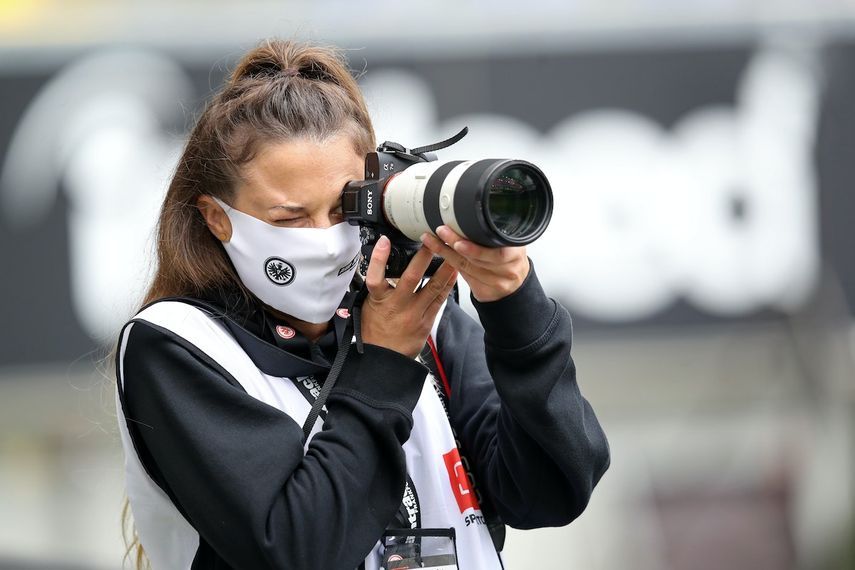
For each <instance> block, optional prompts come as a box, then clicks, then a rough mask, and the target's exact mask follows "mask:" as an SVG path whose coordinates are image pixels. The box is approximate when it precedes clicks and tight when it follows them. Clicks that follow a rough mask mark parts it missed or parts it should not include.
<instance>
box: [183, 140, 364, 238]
mask: <svg viewBox="0 0 855 570" xmlns="http://www.w3.org/2000/svg"><path fill="white" fill-rule="evenodd" d="M364 164H365V157H364V156H361V155H359V154H357V153H356V152H355V151H354V149H353V145H352V144H351V141H350V139H349V138H348V137H347V136H346V135H340V136H337V137H334V138H332V139H329V140H328V141H326V142H323V143H317V142H313V141H309V140H305V139H298V140H293V141H286V142H275V143H268V144H264V145H262V146H261V147H260V148H259V151H258V152H257V153H256V155H255V157H254V158H253V159H252V160H251V161H249V162H248V163H247V164H245V165H244V166H243V168H242V174H243V176H242V178H243V179H242V180H241V182H240V183H239V184H238V186H237V188H236V189H235V194H234V199H233V201H232V204H231V205H232V206H233V207H235V208H237V209H238V210H240V211H242V212H244V213H246V214H249V215H251V216H254V217H256V218H258V219H259V220H262V221H264V222H267V223H269V224H272V225H274V226H280V227H285V228H328V227H330V226H333V225H335V224H338V223H340V222H342V221H343V218H342V213H341V191H342V188H344V185H345V184H346V183H347V182H348V181H349V180H359V179H362V178H363V168H364ZM198 205H199V207H200V209H201V210H202V213H203V215H204V216H205V220H206V222H207V223H208V227H209V228H210V229H211V231H212V232H213V233H214V235H215V236H217V238H219V239H220V240H221V241H228V240H229V239H230V238H231V224H230V223H229V219H228V217H227V216H226V214H225V212H223V210H222V209H221V208H220V207H219V205H217V204H216V203H215V202H214V201H213V200H212V199H211V198H210V196H200V197H199V200H198Z"/></svg>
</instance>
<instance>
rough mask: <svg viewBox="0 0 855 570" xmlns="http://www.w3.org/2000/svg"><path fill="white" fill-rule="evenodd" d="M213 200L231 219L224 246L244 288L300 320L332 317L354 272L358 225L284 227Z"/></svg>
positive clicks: (356, 258)
mask: <svg viewBox="0 0 855 570" xmlns="http://www.w3.org/2000/svg"><path fill="white" fill-rule="evenodd" d="M214 200H216V201H217V203H218V204H219V205H220V206H222V208H223V210H225V212H226V215H227V216H228V217H229V220H231V223H232V237H231V239H230V240H229V241H228V242H224V243H223V247H225V249H226V253H227V254H228V256H229V258H231V260H232V264H233V265H234V266H235V269H236V270H237V273H238V276H239V277H240V279H241V281H243V284H244V285H245V286H246V288H247V289H249V290H250V291H252V293H253V294H254V295H255V296H256V297H258V298H259V299H261V300H262V301H263V302H264V303H266V304H268V305H270V306H271V307H273V308H274V309H277V310H279V311H282V312H283V313H286V314H288V315H291V316H294V317H297V318H298V319H300V320H303V321H307V322H310V323H325V322H327V321H328V320H330V319H331V318H332V316H333V314H335V310H336V309H337V308H338V306H339V303H340V302H341V299H342V297H344V294H345V293H346V292H347V288H348V285H349V284H350V280H351V279H352V278H353V274H354V273H355V272H356V268H357V265H358V262H359V251H360V246H361V243H360V241H359V228H358V227H357V226H351V225H350V224H348V223H340V224H336V225H334V226H332V227H329V228H324V229H320V228H281V227H278V226H274V225H271V224H268V223H267V222H263V221H261V220H259V219H258V218H255V217H253V216H250V215H249V214H244V213H243V212H241V211H239V210H236V209H234V208H232V207H231V206H229V205H228V204H225V203H224V202H222V201H221V200H218V199H217V198H214Z"/></svg>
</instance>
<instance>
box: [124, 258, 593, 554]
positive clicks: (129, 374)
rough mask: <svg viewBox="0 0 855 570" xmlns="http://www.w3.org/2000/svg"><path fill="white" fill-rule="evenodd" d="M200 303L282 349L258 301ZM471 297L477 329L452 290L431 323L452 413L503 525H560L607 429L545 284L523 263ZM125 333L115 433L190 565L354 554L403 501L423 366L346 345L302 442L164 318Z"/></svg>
mask: <svg viewBox="0 0 855 570" xmlns="http://www.w3.org/2000/svg"><path fill="white" fill-rule="evenodd" d="M215 297H216V296H215ZM212 300H214V301H219V302H220V303H221V305H223V307H224V309H228V310H230V311H232V312H233V313H234V315H235V316H236V317H237V318H239V319H241V320H242V321H243V322H244V324H245V325H246V326H247V328H249V329H250V330H253V332H255V333H256V334H258V336H259V337H261V338H264V339H266V340H267V341H268V342H270V343H271V344H278V345H280V348H283V347H282V346H281V345H282V342H281V339H276V338H275V333H274V332H272V331H273V330H274V328H275V327H273V326H271V325H275V322H274V321H272V319H271V317H270V316H269V315H267V314H266V313H264V311H262V310H260V309H258V308H252V307H249V308H247V307H245V306H239V305H235V304H234V303H228V302H224V300H223V298H222V297H219V298H213V299H212ZM473 302H474V304H475V308H476V310H477V311H478V314H479V317H480V319H481V322H482V323H483V327H484V328H483V329H482V328H481V326H480V325H479V324H478V323H477V322H475V321H474V320H472V319H471V318H470V317H469V316H468V315H466V314H465V313H464V312H463V310H462V309H461V308H460V307H459V306H457V305H456V304H454V303H453V302H452V301H449V303H448V304H447V307H446V309H445V310H444V312H443V314H442V317H441V319H440V321H439V324H438V328H437V339H436V344H437V346H438V349H439V355H440V360H441V362H442V364H443V366H444V368H445V372H446V373H447V377H448V380H449V383H450V386H451V398H450V402H449V417H450V419H451V422H452V426H453V428H454V429H455V431H456V433H457V434H458V436H459V438H460V440H461V444H462V447H463V449H464V450H465V451H466V453H467V454H468V455H469V459H470V463H471V464H472V467H473V470H474V474H475V475H476V480H477V481H478V484H479V487H480V490H481V492H482V493H484V494H485V495H486V496H487V497H488V499H489V501H490V502H491V503H492V505H493V507H494V508H495V510H496V512H497V513H498V515H499V516H500V517H501V519H502V520H503V521H504V522H505V523H506V524H508V525H510V526H512V527H515V528H522V529H528V528H536V527H543V526H560V525H566V524H568V523H569V522H570V521H572V520H573V519H575V518H576V517H577V516H579V514H580V513H581V512H582V511H583V510H584V508H585V506H586V505H587V503H588V500H589V498H590V496H591V493H592V490H593V488H594V486H595V485H596V483H597V482H598V481H599V479H600V477H601V476H602V474H603V473H604V471H605V470H606V468H607V467H608V464H609V451H608V444H607V442H606V438H605V436H604V434H603V431H602V429H601V428H600V425H599V423H598V421H597V419H596V417H595V415H594V412H593V411H592V409H591V407H590V405H589V404H588V402H587V401H586V400H585V399H584V398H583V397H582V395H581V394H580V392H579V387H578V385H577V383H576V369H575V365H574V363H573V360H572V358H571V356H570V350H571V336H572V331H571V322H570V316H569V315H568V313H567V311H566V310H565V309H564V308H563V307H562V306H560V305H559V304H558V303H556V302H555V301H553V300H551V299H549V298H548V297H546V295H545V294H544V292H543V290H542V288H541V286H540V283H539V282H538V280H537V277H536V275H535V274H534V269H533V268H532V271H531V273H530V275H529V277H528V278H527V280H526V282H525V283H524V284H523V286H522V287H521V288H520V289H519V290H518V291H517V292H515V293H514V294H512V295H510V296H509V297H507V298H505V299H502V300H499V301H496V302H491V303H478V302H477V301H475V300H474V299H473ZM226 305H229V306H228V307H226ZM277 340H278V341H279V342H277ZM123 341H124V346H123V347H122V345H121V343H120V352H119V362H118V368H119V376H120V382H119V386H120V390H119V395H120V399H121V407H122V410H123V412H124V415H125V418H126V420H127V423H126V426H127V431H128V434H129V435H130V440H131V441H132V442H133V447H134V450H135V452H136V454H137V456H138V457H139V459H140V461H141V463H142V465H143V466H144V467H145V470H146V472H147V473H148V475H149V476H150V477H151V479H152V480H153V481H154V482H155V483H156V484H157V485H158V486H159V487H160V488H161V489H162V490H163V491H164V492H165V493H166V495H167V496H168V497H169V498H170V499H171V501H172V503H173V504H174V505H175V507H176V508H177V509H178V510H179V511H180V512H181V514H183V515H184V517H185V518H186V519H187V521H189V523H190V524H191V525H192V527H193V528H195V530H196V531H197V532H198V534H199V545H198V549H197V551H196V554H195V558H194V561H193V564H192V568H194V569H196V568H206V569H207V568H217V569H221V568H248V569H261V568H295V569H302V568H306V569H310V568H311V569H316V568H355V567H357V566H358V565H359V564H360V562H361V561H362V560H363V559H364V558H365V556H366V554H367V553H368V552H369V551H370V550H371V549H372V547H373V546H374V545H375V543H376V542H377V541H378V539H379V537H380V535H381V534H382V532H383V530H384V529H385V528H386V527H387V525H389V524H390V521H391V520H392V519H393V517H394V516H395V513H396V511H397V510H398V508H399V506H400V504H401V496H402V491H403V489H404V484H405V481H406V477H407V473H406V466H405V455H404V451H403V449H402V445H403V444H404V443H405V442H406V441H407V439H408V438H409V436H410V432H411V429H412V428H413V424H412V421H413V420H412V415H411V414H412V411H413V408H414V407H415V406H416V403H417V400H418V399H419V396H420V394H421V390H422V386H423V384H424V381H425V374H426V369H425V367H424V366H423V365H422V364H420V363H419V362H417V361H415V360H412V359H409V358H406V357H404V356H402V355H400V354H398V353H395V352H392V351H389V350H386V349H384V348H381V347H377V346H372V345H366V346H365V351H364V354H359V353H358V352H357V351H355V350H351V351H350V353H349V354H348V357H347V360H346V361H345V366H344V368H343V370H342V373H341V376H340V378H339V380H338V383H337V384H336V386H335V388H334V389H333V391H332V393H331V395H330V397H329V400H328V401H327V405H326V408H327V411H328V413H327V415H326V418H325V421H324V424H323V430H322V431H320V432H319V433H317V434H316V435H315V436H314V438H313V439H312V440H311V445H309V446H308V448H307V450H306V452H305V453H304V447H303V444H302V442H301V437H302V433H301V425H300V423H298V422H297V421H295V420H294V419H292V418H291V417H289V416H288V415H287V414H285V413H283V412H282V411H280V410H279V409H276V408H275V407H272V406H271V405H268V404H266V403H264V402H262V401H259V400H258V399H256V398H254V397H253V396H251V395H249V394H247V393H246V391H245V390H244V389H243V388H242V387H241V384H240V382H238V381H237V380H236V379H235V378H233V377H232V376H231V375H230V374H229V373H228V372H227V371H226V370H225V369H224V367H223V366H221V365H220V363H218V362H217V361H215V360H214V359H213V358H212V357H211V356H209V355H208V354H206V353H205V352H204V351H202V350H200V349H199V348H198V347H197V346H195V345H193V344H192V343H191V342H188V341H187V340H186V339H185V338H183V337H182V336H180V335H177V334H175V332H174V331H171V330H169V329H167V328H164V327H161V326H158V325H156V324H153V323H148V322H145V321H139V322H136V324H135V325H134V326H133V327H132V328H130V329H129V331H128V332H127V334H126V335H123ZM296 342H297V343H298V344H293V343H292V344H291V345H286V346H285V347H284V348H290V349H292V350H296V351H303V352H304V354H303V356H305V357H307V358H312V359H315V360H318V361H321V360H323V359H324V358H326V359H328V360H329V359H331V357H332V356H333V355H334V351H335V340H334V335H333V334H332V333H330V334H329V335H327V337H325V338H324V339H322V340H321V342H320V343H319V346H320V347H322V348H323V350H320V351H318V350H317V347H315V348H314V349H311V347H310V345H309V344H308V343H307V342H305V339H303V340H302V344H299V342H300V339H299V337H298V338H297V339H296ZM126 447H127V445H126ZM126 452H127V453H130V452H131V450H130V449H126ZM131 501H132V507H134V509H135V511H136V507H135V506H134V504H133V503H134V497H131ZM142 540H143V544H144V545H145V543H146V537H145V536H142ZM155 570H158V569H155ZM465 570H469V569H465Z"/></svg>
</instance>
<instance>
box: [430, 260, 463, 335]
mask: <svg viewBox="0 0 855 570" xmlns="http://www.w3.org/2000/svg"><path fill="white" fill-rule="evenodd" d="M442 265H443V266H446V267H447V269H448V271H447V272H446V271H443V272H442V273H440V271H439V270H437V272H436V273H435V274H434V276H433V277H432V278H431V281H434V280H436V279H437V277H442V279H440V280H438V281H436V283H435V284H434V285H433V286H432V287H431V288H430V289H428V290H426V291H423V292H422V293H423V294H425V296H424V301H426V302H427V304H426V305H425V308H424V313H423V317H422V318H423V319H425V320H428V321H430V322H433V320H434V319H435V318H436V314H437V312H438V311H439V309H440V307H442V304H443V303H444V302H445V301H446V299H448V296H449V295H450V294H451V290H452V289H453V288H454V284H455V283H456V282H457V270H456V269H454V268H453V267H451V264H446V263H443V264H442ZM440 269H442V266H440Z"/></svg>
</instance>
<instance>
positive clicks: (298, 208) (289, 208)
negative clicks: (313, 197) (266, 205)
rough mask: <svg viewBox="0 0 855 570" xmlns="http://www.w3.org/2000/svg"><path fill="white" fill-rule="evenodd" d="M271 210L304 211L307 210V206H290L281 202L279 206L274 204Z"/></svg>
mask: <svg viewBox="0 0 855 570" xmlns="http://www.w3.org/2000/svg"><path fill="white" fill-rule="evenodd" d="M270 210H271V211H273V210H286V211H288V212H304V211H306V207H305V206H288V205H285V204H279V205H277V206H273V207H272V208H270Z"/></svg>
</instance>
